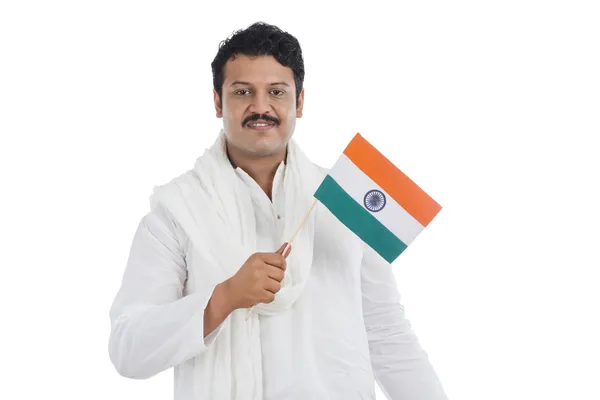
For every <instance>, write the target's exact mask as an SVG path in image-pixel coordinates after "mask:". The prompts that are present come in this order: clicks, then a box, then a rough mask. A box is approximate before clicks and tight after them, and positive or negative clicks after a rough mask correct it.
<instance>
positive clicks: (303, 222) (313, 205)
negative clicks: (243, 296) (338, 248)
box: [246, 198, 319, 321]
mask: <svg viewBox="0 0 600 400" xmlns="http://www.w3.org/2000/svg"><path fill="white" fill-rule="evenodd" d="M317 201H319V200H318V199H316V198H315V200H314V201H313V203H312V206H310V209H309V210H308V212H307V213H306V215H305V216H304V218H303V219H302V222H300V225H298V228H296V232H294V234H293V235H292V237H291V239H290V240H288V242H287V245H286V246H285V248H284V249H283V252H282V253H281V254H282V255H285V253H287V251H288V250H289V248H290V246H291V244H292V242H293V241H294V239H295V238H296V235H298V232H300V229H302V227H303V226H304V224H305V223H306V221H307V220H308V216H309V215H310V213H311V212H312V210H313V209H314V208H315V206H316V205H317ZM254 307H255V306H252V308H250V309H248V314H247V315H246V321H247V320H248V318H249V317H250V314H252V310H254Z"/></svg>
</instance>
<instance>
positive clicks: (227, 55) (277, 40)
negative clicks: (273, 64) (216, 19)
mask: <svg viewBox="0 0 600 400" xmlns="http://www.w3.org/2000/svg"><path fill="white" fill-rule="evenodd" d="M236 54H243V55H246V56H249V57H255V56H264V55H268V56H273V57H274V58H275V59H276V60H277V61H278V62H279V63H280V64H281V65H283V66H284V67H289V68H290V69H291V70H292V71H293V72H294V81H295V83H296V104H298V99H299V98H300V92H301V91H302V85H303V83H304V60H303V58H302V49H301V48H300V43H299V42H298V39H296V38H295V37H294V36H292V35H290V34H289V33H287V32H284V31H282V30H281V29H279V28H278V27H276V26H274V25H270V24H267V23H265V22H256V23H254V24H252V25H250V26H249V27H248V28H246V29H240V30H238V31H236V32H234V33H233V35H232V36H230V37H229V38H227V39H225V40H223V41H222V42H221V43H220V44H219V51H218V52H217V55H216V56H215V59H214V60H213V62H212V63H211V67H212V74H213V87H214V89H215V91H216V92H217V94H218V95H219V99H222V95H223V78H224V76H223V70H224V68H225V63H226V62H227V61H228V60H229V59H234V58H235V56H236Z"/></svg>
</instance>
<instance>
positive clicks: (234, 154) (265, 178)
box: [227, 146, 287, 199]
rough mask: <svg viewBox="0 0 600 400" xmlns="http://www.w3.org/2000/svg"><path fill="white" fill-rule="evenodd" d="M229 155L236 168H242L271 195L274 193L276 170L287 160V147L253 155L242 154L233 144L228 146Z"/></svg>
mask: <svg viewBox="0 0 600 400" xmlns="http://www.w3.org/2000/svg"><path fill="white" fill-rule="evenodd" d="M227 156H228V157H229V161H230V162H231V164H232V165H233V167H234V168H241V169H242V170H244V172H246V173H247V174H248V175H249V176H250V177H251V178H252V179H254V181H255V182H256V183H257V184H258V186H260V187H261V189H262V190H263V191H264V192H265V193H266V194H267V196H269V199H270V198H271V195H272V193H271V192H272V188H273V180H274V178H275V172H277V168H278V167H279V164H281V162H282V161H285V160H286V156H287V147H286V149H284V150H283V152H281V153H278V154H273V155H268V156H262V157H252V156H249V155H247V154H241V153H240V152H239V151H236V149H235V148H234V147H233V146H227Z"/></svg>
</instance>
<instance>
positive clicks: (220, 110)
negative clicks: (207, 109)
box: [213, 89, 223, 118]
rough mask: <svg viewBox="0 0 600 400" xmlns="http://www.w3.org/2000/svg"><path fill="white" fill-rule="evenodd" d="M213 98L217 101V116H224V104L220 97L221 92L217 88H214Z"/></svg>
mask: <svg viewBox="0 0 600 400" xmlns="http://www.w3.org/2000/svg"><path fill="white" fill-rule="evenodd" d="M213 100H214V102H215V111H216V112H217V118H223V104H221V99H220V98H219V94H218V93H217V91H216V90H215V89H213Z"/></svg>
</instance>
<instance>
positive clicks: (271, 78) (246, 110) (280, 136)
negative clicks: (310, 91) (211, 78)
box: [213, 55, 304, 158]
mask: <svg viewBox="0 0 600 400" xmlns="http://www.w3.org/2000/svg"><path fill="white" fill-rule="evenodd" d="M213 92H214V102H215V109H216V112H217V117H219V118H223V128H224V130H225V134H226V136H227V145H228V148H230V151H235V152H236V153H239V155H242V156H245V157H250V158H257V157H268V156H274V155H280V154H282V153H285V150H286V146H287V143H288V141H289V140H290V139H291V137H292V135H293V133H294V129H295V127H296V118H300V117H302V107H303V103H304V89H302V91H301V92H300V98H299V99H298V102H297V104H296V85H295V82H294V73H293V72H292V70H291V69H290V68H288V67H284V66H282V65H281V64H279V62H278V61H277V60H276V59H275V58H274V57H272V56H256V57H249V56H246V55H236V56H235V58H234V59H230V60H228V61H227V63H226V64H225V67H224V79H223V88H222V99H220V98H219V95H218V94H217V92H216V91H214V90H213Z"/></svg>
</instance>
